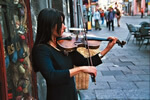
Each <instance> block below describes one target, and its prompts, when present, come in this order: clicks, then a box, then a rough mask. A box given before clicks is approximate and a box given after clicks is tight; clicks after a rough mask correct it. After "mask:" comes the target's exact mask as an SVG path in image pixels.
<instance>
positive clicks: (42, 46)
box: [32, 44, 51, 52]
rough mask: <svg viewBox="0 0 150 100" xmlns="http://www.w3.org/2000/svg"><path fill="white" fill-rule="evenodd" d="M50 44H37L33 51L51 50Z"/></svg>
mask: <svg viewBox="0 0 150 100" xmlns="http://www.w3.org/2000/svg"><path fill="white" fill-rule="evenodd" d="M50 48H51V47H50V46H48V45H46V44H38V45H35V46H34V47H33V49H32V52H38V51H50Z"/></svg>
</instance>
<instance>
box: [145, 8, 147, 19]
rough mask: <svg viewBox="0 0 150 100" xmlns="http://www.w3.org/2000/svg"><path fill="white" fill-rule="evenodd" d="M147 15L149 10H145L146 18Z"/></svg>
mask: <svg viewBox="0 0 150 100" xmlns="http://www.w3.org/2000/svg"><path fill="white" fill-rule="evenodd" d="M147 13H148V8H147V7H146V8H145V17H147Z"/></svg>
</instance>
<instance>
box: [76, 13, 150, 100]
mask: <svg viewBox="0 0 150 100" xmlns="http://www.w3.org/2000/svg"><path fill="white" fill-rule="evenodd" d="M142 21H147V22H150V18H148V17H147V18H143V19H141V18H140V16H123V17H121V21H120V22H121V23H120V25H121V26H120V27H116V26H117V25H116V24H115V31H108V29H107V28H106V27H105V26H101V27H102V30H101V31H95V30H93V31H91V32H90V33H93V34H95V35H97V36H100V37H105V38H107V37H108V36H115V37H118V39H119V40H121V41H122V40H125V39H126V37H127V34H128V29H127V26H126V23H129V24H130V23H131V24H139V23H140V22H142ZM132 39H133V38H131V40H130V41H129V43H128V44H126V45H125V46H124V47H123V48H121V47H120V46H118V45H117V44H116V45H115V46H114V48H112V50H111V51H110V52H108V54H107V55H106V56H105V57H104V58H103V59H102V60H103V64H101V65H99V66H97V71H98V75H97V77H96V85H95V84H94V83H92V82H91V80H90V82H89V88H88V89H87V90H79V95H80V98H81V100H112V99H115V100H129V99H130V100H150V85H149V84H150V45H148V46H147V48H145V46H142V48H141V49H140V50H139V49H138V48H139V45H138V44H136V43H134V42H133V41H132ZM106 45H107V42H106V41H105V42H102V43H101V47H100V50H102V49H103V48H105V46H106Z"/></svg>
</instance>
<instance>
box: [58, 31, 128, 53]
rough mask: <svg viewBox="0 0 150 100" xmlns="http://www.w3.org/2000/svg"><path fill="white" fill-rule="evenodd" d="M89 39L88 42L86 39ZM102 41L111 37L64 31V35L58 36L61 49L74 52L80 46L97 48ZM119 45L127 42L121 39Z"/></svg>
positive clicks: (118, 41)
mask: <svg viewBox="0 0 150 100" xmlns="http://www.w3.org/2000/svg"><path fill="white" fill-rule="evenodd" d="M85 40H87V42H86V41H85ZM101 41H109V42H111V41H112V40H111V39H106V38H101V37H97V36H95V35H93V34H88V35H86V37H85V36H83V35H75V34H72V33H66V32H65V33H63V35H62V37H59V38H57V46H58V48H59V49H60V50H64V51H68V52H72V51H74V50H76V48H78V47H87V46H88V47H89V48H90V49H97V48H99V46H100V43H101ZM116 43H117V44H118V46H121V47H123V46H124V45H125V44H126V42H125V41H120V40H119V39H118V40H117V42H116Z"/></svg>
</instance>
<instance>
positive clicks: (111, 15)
mask: <svg viewBox="0 0 150 100" xmlns="http://www.w3.org/2000/svg"><path fill="white" fill-rule="evenodd" d="M114 17H115V11H114V9H113V8H112V7H110V8H109V13H108V28H109V31H110V24H111V26H112V31H114Z"/></svg>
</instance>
